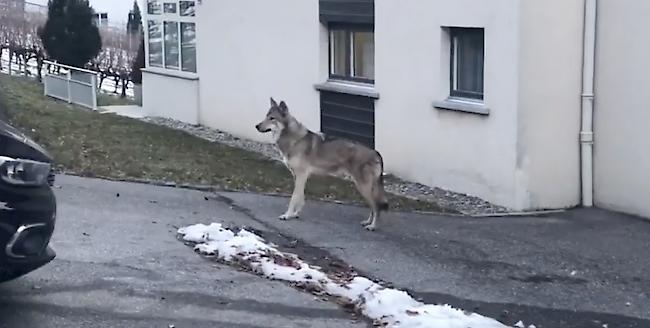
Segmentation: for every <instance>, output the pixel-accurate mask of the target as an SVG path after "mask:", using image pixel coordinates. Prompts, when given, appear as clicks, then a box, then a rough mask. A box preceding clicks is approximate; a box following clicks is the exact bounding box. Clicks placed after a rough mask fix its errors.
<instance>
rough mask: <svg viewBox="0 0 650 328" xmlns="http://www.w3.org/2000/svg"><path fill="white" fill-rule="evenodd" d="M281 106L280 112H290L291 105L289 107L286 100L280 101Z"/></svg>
mask: <svg viewBox="0 0 650 328" xmlns="http://www.w3.org/2000/svg"><path fill="white" fill-rule="evenodd" d="M278 107H279V108H280V112H282V114H285V115H286V114H288V113H289V107H287V104H286V103H285V102H284V101H280V105H279V106H278Z"/></svg>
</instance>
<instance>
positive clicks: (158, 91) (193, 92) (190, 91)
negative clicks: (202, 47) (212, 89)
mask: <svg viewBox="0 0 650 328" xmlns="http://www.w3.org/2000/svg"><path fill="white" fill-rule="evenodd" d="M142 85H143V88H142V104H143V111H144V112H145V113H146V114H147V115H152V116H159V117H169V118H173V119H175V120H179V121H183V122H186V123H190V124H198V123H199V80H198V77H197V76H196V75H195V74H184V73H183V72H170V71H168V70H163V69H158V68H147V69H144V70H142Z"/></svg>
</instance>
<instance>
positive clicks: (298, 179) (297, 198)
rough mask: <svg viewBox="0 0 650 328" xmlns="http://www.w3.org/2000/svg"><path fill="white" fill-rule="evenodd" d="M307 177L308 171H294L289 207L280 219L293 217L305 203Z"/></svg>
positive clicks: (296, 215) (297, 214) (298, 213)
mask: <svg viewBox="0 0 650 328" xmlns="http://www.w3.org/2000/svg"><path fill="white" fill-rule="evenodd" d="M307 179H309V174H308V173H306V172H295V180H294V186H293V194H292V195H291V200H290V201H289V208H287V212H286V213H284V214H282V215H281V216H280V220H288V219H294V218H297V217H298V216H299V215H300V211H301V210H302V207H303V206H304V205H305V185H306V184H307Z"/></svg>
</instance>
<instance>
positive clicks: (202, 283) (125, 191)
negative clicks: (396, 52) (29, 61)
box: [0, 176, 650, 328]
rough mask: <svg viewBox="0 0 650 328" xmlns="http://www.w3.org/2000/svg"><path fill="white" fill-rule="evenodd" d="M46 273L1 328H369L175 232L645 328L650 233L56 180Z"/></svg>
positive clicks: (491, 301) (453, 292) (583, 319)
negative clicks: (202, 232)
mask: <svg viewBox="0 0 650 328" xmlns="http://www.w3.org/2000/svg"><path fill="white" fill-rule="evenodd" d="M57 179H58V184H59V185H60V186H61V188H60V189H57V197H58V202H59V218H60V219H59V221H58V226H57V229H56V233H55V237H54V240H53V243H52V245H53V247H54V248H55V249H56V251H57V253H58V257H57V259H56V260H55V261H54V262H53V263H51V264H50V265H48V266H46V267H44V268H42V269H40V270H38V271H37V272H34V273H33V274H30V275H29V276H27V277H24V278H22V279H19V280H18V281H14V282H12V283H9V284H5V285H1V286H0V327H7V328H9V327H11V328H14V327H25V328H31V327H39V328H40V327H46V328H47V327H169V326H170V325H173V326H174V327H364V326H368V323H367V322H364V321H362V320H353V317H352V316H351V315H349V314H347V313H345V312H344V311H342V310H341V309H340V308H338V307H337V306H336V305H334V304H331V303H328V302H323V301H321V300H318V299H315V298H314V297H313V296H312V295H309V294H306V293H302V292H300V291H298V290H295V289H293V288H291V287H288V286H286V285H284V284H281V283H277V282H272V281H268V280H264V279H261V278H258V277H255V276H252V275H250V274H248V273H244V272H240V271H237V270H235V269H232V268H230V267H227V266H223V265H218V264H215V263H214V262H212V261H209V260H205V259H202V258H201V257H199V256H198V255H195V254H193V252H192V250H191V248H189V247H186V246H184V245H183V244H182V243H180V242H179V241H177V240H176V238H175V232H176V229H177V227H180V226H184V225H190V224H194V223H210V222H222V223H225V224H228V225H235V226H247V227H251V228H253V229H255V230H256V232H258V233H260V234H262V235H264V237H266V238H268V239H270V240H272V241H274V242H276V243H278V244H279V245H280V246H281V247H283V248H285V249H287V250H292V251H296V252H297V253H298V254H300V255H301V256H302V257H303V258H304V259H305V260H307V261H308V262H314V263H317V264H319V265H322V264H323V263H325V264H327V262H328V261H330V262H331V261H338V262H343V263H347V264H349V265H352V266H353V267H354V268H355V269H356V270H357V271H358V272H361V273H363V274H365V275H367V276H370V277H373V278H376V279H378V280H382V281H384V282H386V283H387V284H391V285H394V286H395V287H398V288H403V289H407V290H409V291H410V292H411V293H412V294H413V295H414V296H416V297H419V298H421V299H422V300H424V301H426V302H428V303H449V304H452V305H454V306H456V307H460V308H463V309H465V310H469V311H476V312H479V313H481V314H483V315H487V316H490V317H494V318H497V319H499V320H500V321H502V322H504V323H506V324H509V325H512V324H514V323H515V322H517V321H519V320H521V321H523V322H524V323H525V324H526V325H529V324H534V325H535V326H536V327H537V328H546V327H548V328H571V327H597V328H603V327H605V326H604V325H606V326H607V327H610V328H613V327H616V328H618V327H623V328H626V327H630V328H632V327H635V328H636V327H638V328H642V327H643V328H647V327H650V298H649V295H650V276H649V275H648V272H650V256H648V255H647V254H649V252H650V222H648V221H644V220H642V219H637V218H632V217H628V216H624V215H620V214H615V213H610V212H605V211H600V210H578V211H570V212H567V213H564V214H557V215H551V216H547V217H535V218H527V217H518V218H497V219H468V218H452V217H435V216H424V215H414V214H401V213H389V214H387V215H386V216H385V217H384V218H383V220H382V221H381V222H380V223H379V224H380V226H379V229H378V231H377V232H375V233H370V232H367V231H365V230H363V229H362V227H361V226H360V225H359V221H361V220H362V219H363V218H365V215H366V210H365V209H363V208H358V207H353V206H342V205H335V204H329V203H317V202H310V203H308V204H307V206H306V209H305V212H304V215H303V217H302V218H301V219H300V220H294V221H288V222H284V221H279V220H277V219H276V217H277V215H278V214H280V213H282V212H283V210H284V209H285V206H286V203H287V200H286V199H283V198H276V197H266V196H260V195H254V194H242V193H219V194H207V193H202V192H197V191H191V190H181V189H172V188H165V187H154V186H148V185H140V184H130V183H118V182H107V181H102V180H94V179H83V178H76V177H68V176H60V177H58V178H57Z"/></svg>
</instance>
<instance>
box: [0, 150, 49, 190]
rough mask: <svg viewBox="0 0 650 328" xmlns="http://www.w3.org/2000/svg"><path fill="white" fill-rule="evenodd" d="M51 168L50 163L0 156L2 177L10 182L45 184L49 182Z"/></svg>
mask: <svg viewBox="0 0 650 328" xmlns="http://www.w3.org/2000/svg"><path fill="white" fill-rule="evenodd" d="M50 169H51V165H50V164H49V163H43V162H37V161H32V160H28V159H16V158H10V157H4V156H0V178H1V179H2V180H3V181H4V182H6V183H8V184H12V185H21V186H42V185H45V184H47V183H48V176H49V174H50Z"/></svg>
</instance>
